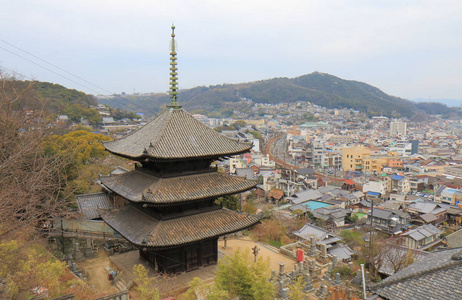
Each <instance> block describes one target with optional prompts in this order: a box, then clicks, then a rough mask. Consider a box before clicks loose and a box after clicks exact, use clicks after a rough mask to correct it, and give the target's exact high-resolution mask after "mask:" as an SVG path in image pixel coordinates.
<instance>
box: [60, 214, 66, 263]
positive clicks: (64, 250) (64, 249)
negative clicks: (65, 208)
mask: <svg viewBox="0 0 462 300" xmlns="http://www.w3.org/2000/svg"><path fill="white" fill-rule="evenodd" d="M61 245H62V246H63V256H65V255H66V248H65V246H64V227H63V219H62V218H61Z"/></svg>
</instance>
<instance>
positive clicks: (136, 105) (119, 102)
mask: <svg viewBox="0 0 462 300" xmlns="http://www.w3.org/2000/svg"><path fill="white" fill-rule="evenodd" d="M0 41H2V42H3V43H5V44H7V45H10V46H11V47H14V48H15V49H18V50H20V51H22V52H24V53H26V54H28V55H30V56H32V57H34V58H36V59H39V60H40V61H43V62H45V63H47V64H49V65H50V66H53V67H55V68H57V69H58V70H61V71H63V72H65V73H67V74H69V75H72V76H74V77H76V78H78V79H79V80H82V81H84V82H86V83H88V84H91V85H92V86H94V87H96V88H98V89H100V90H102V91H105V92H107V93H109V94H115V93H113V92H111V91H109V90H107V89H104V88H102V87H100V86H98V85H96V84H94V83H91V82H90V81H88V80H85V79H83V78H81V77H79V76H77V75H75V74H74V73H72V72H69V71H66V70H65V69H63V68H61V67H59V66H57V65H55V64H53V63H51V62H48V61H46V60H44V59H42V58H40V57H38V56H37V55H34V54H32V53H30V52H29V51H27V50H24V49H22V48H20V47H17V46H15V45H13V44H11V43H9V42H7V41H5V40H3V39H0ZM0 49H3V50H4V51H6V52H9V53H11V54H13V55H16V56H18V57H20V58H22V59H24V60H26V61H28V62H30V63H33V64H35V65H37V66H39V67H41V68H43V69H45V70H47V71H49V72H52V73H53V74H55V75H58V76H60V77H62V78H64V79H66V80H69V81H71V82H73V83H75V84H77V85H79V86H81V87H84V88H86V89H87V90H90V91H92V92H94V93H96V94H98V93H99V92H98V91H96V90H94V89H92V88H90V87H88V86H86V85H83V84H81V83H79V82H77V81H75V80H73V79H71V78H69V77H66V76H64V75H62V74H59V73H58V72H55V71H53V70H51V69H50V68H47V67H45V66H43V65H41V64H39V63H36V62H34V61H33V60H30V59H28V58H26V57H24V56H22V55H19V54H17V53H15V52H13V51H11V50H8V49H6V48H4V47H1V46H0ZM2 68H4V69H7V70H10V69H8V68H5V67H2ZM10 71H11V70H10ZM13 72H14V71H13ZM14 73H17V74H19V75H21V76H24V77H26V78H29V79H31V78H30V77H28V76H25V75H22V74H20V73H18V72H14ZM31 80H34V79H31ZM111 100H113V101H114V102H116V103H118V104H120V105H122V106H125V107H126V108H128V109H132V108H131V107H130V106H129V105H127V104H125V103H123V102H122V101H120V100H118V99H117V98H112V99H111ZM124 101H125V102H127V103H129V104H131V105H132V106H134V107H137V108H139V109H142V110H143V111H146V112H150V113H152V114H154V115H155V114H156V112H154V111H152V110H150V109H148V108H146V107H142V106H140V105H138V104H136V103H135V102H132V101H130V100H128V99H124Z"/></svg>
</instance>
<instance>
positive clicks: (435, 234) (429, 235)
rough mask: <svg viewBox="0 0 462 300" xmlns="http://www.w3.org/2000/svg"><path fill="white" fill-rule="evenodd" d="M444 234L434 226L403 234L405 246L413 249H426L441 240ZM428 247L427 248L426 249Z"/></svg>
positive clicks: (420, 227)
mask: <svg viewBox="0 0 462 300" xmlns="http://www.w3.org/2000/svg"><path fill="white" fill-rule="evenodd" d="M441 233H442V232H441V231H440V230H439V229H438V228H436V227H435V226H434V225H433V224H426V225H422V226H419V227H417V228H416V229H412V230H409V231H406V232H405V233H403V234H401V237H402V238H403V244H404V246H406V247H409V248H411V249H426V248H427V247H428V246H429V245H434V242H436V241H439V240H440V234H441ZM426 246H427V247H426Z"/></svg>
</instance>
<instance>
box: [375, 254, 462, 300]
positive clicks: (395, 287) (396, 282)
mask: <svg viewBox="0 0 462 300" xmlns="http://www.w3.org/2000/svg"><path fill="white" fill-rule="evenodd" d="M461 278H462V248H456V249H451V250H444V251H439V252H433V253H430V254H428V255H426V256H425V257H424V258H423V259H421V260H418V261H416V262H415V263H413V264H411V265H410V266H408V267H407V268H404V269H402V270H400V271H398V272H397V273H396V274H394V275H392V276H390V277H388V278H387V279H385V280H383V281H382V282H380V283H378V284H374V285H372V286H369V290H370V291H372V292H373V293H374V294H375V296H376V297H375V299H387V300H410V299H412V300H413V299H419V300H430V299H438V300H443V299H444V300H459V299H462V288H461V287H462V284H461V281H460V280H461Z"/></svg>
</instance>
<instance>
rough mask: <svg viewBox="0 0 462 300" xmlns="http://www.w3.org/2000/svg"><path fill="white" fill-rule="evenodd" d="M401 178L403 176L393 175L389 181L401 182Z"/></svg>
mask: <svg viewBox="0 0 462 300" xmlns="http://www.w3.org/2000/svg"><path fill="white" fill-rule="evenodd" d="M403 178H404V177H403V176H399V175H393V176H392V177H391V179H393V180H401V179H403Z"/></svg>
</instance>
